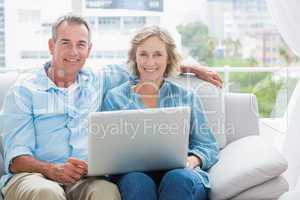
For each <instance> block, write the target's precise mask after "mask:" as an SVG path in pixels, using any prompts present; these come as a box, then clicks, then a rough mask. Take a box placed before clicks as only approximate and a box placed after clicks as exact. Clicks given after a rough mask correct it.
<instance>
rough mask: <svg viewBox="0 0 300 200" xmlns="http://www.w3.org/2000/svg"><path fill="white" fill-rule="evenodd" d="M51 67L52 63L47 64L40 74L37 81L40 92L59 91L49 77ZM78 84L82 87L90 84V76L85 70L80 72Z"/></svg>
mask: <svg viewBox="0 0 300 200" xmlns="http://www.w3.org/2000/svg"><path fill="white" fill-rule="evenodd" d="M50 66H51V62H46V63H45V64H44V65H43V67H42V69H41V70H40V71H39V72H38V76H37V80H38V85H37V87H38V89H39V90H44V91H47V90H50V89H59V88H58V87H57V86H56V85H55V83H54V82H53V81H52V80H51V79H50V78H49V77H48V75H47V71H48V69H49V67H50ZM77 82H78V85H79V86H80V87H82V86H85V85H86V83H88V82H89V75H88V73H87V72H85V71H84V70H80V72H79V73H78V76H77Z"/></svg>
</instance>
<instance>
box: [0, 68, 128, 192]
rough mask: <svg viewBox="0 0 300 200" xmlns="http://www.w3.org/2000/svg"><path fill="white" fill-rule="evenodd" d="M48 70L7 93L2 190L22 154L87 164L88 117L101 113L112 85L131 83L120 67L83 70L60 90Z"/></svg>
mask: <svg viewBox="0 0 300 200" xmlns="http://www.w3.org/2000/svg"><path fill="white" fill-rule="evenodd" d="M49 66H50V63H46V64H45V66H44V67H43V68H42V69H40V70H39V71H37V72H33V73H29V74H24V75H22V77H21V78H19V79H18V81H17V82H16V83H15V85H14V86H13V87H12V88H11V89H10V90H9V91H8V94H7V95H6V98H5V101H4V104H3V107H2V112H1V115H0V120H2V121H3V125H4V127H3V134H2V136H3V147H4V165H5V175H3V176H2V177H1V180H0V188H2V187H3V186H4V185H5V183H6V182H7V180H9V178H11V176H12V173H11V172H10V171H9V165H10V163H11V161H12V159H13V158H15V157H17V156H20V155H31V156H34V157H35V158H36V159H38V160H41V161H47V162H51V163H64V162H65V161H66V160H67V159H68V158H69V157H70V156H72V157H76V158H79V159H83V160H87V126H86V125H87V115H88V114H89V113H90V112H93V111H97V110H100V109H101V104H102V99H103V96H104V94H105V93H106V92H107V91H108V90H109V89H110V88H111V87H113V86H115V85H118V84H120V83H122V82H124V81H126V80H128V74H127V72H126V71H125V70H124V69H121V68H120V67H115V66H110V67H108V68H103V70H97V71H92V70H91V69H85V68H84V69H82V70H81V71H80V72H79V74H78V76H77V80H76V83H75V84H74V85H72V86H70V87H69V88H67V89H66V88H59V87H57V86H56V85H55V84H54V83H53V81H52V80H51V79H49V78H48V76H47V73H46V71H47V69H48V68H49Z"/></svg>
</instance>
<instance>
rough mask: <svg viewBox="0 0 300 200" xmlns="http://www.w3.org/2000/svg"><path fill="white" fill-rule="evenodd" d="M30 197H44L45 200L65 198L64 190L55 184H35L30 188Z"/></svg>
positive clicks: (37, 198) (63, 199) (61, 199)
mask: <svg viewBox="0 0 300 200" xmlns="http://www.w3.org/2000/svg"><path fill="white" fill-rule="evenodd" d="M30 192H31V193H32V195H31V196H32V199H36V200H39V199H45V200H65V199H66V197H65V193H64V190H63V189H62V188H61V187H60V186H59V185H55V184H43V185H37V186H35V188H32V191H30Z"/></svg>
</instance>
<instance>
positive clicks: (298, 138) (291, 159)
mask: <svg viewBox="0 0 300 200" xmlns="http://www.w3.org/2000/svg"><path fill="white" fill-rule="evenodd" d="M266 2H267V4H268V8H269V11H270V13H271V16H272V18H273V21H274V22H275V25H276V27H277V29H278V31H279V32H280V33H281V35H282V37H283V39H284V40H285V42H286V43H287V45H288V46H289V47H290V48H291V49H292V51H294V53H295V54H296V55H298V56H300V1H299V0H266ZM299 115H300V82H298V84H297V86H296V88H295V90H294V92H293V95H292V97H291V100H290V102H289V105H288V109H287V115H286V116H287V125H288V126H287V134H286V138H285V141H284V144H283V153H284V155H285V157H286V158H287V160H288V164H289V168H288V170H287V172H286V173H285V175H286V178H287V180H288V182H289V185H290V189H291V190H293V189H294V188H295V185H299V184H300V183H299V180H300V178H299V177H300V117H299ZM297 182H298V183H297Z"/></svg>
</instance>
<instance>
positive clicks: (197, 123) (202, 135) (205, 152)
mask: <svg viewBox="0 0 300 200" xmlns="http://www.w3.org/2000/svg"><path fill="white" fill-rule="evenodd" d="M189 99H190V101H191V102H190V105H191V108H192V113H191V123H190V140H189V141H190V142H189V151H188V154H189V159H188V161H189V160H191V161H194V162H191V163H197V159H195V158H194V157H198V158H199V163H200V164H199V166H201V168H202V169H203V170H207V169H209V168H210V167H211V166H212V165H214V164H215V163H216V162H217V161H218V154H219V147H218V144H217V142H216V139H215V137H214V135H213V133H212V131H211V129H210V128H209V127H208V122H207V119H206V116H205V114H204V111H203V108H202V105H201V102H200V100H199V99H198V98H197V96H196V95H195V94H193V93H191V98H189Z"/></svg>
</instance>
